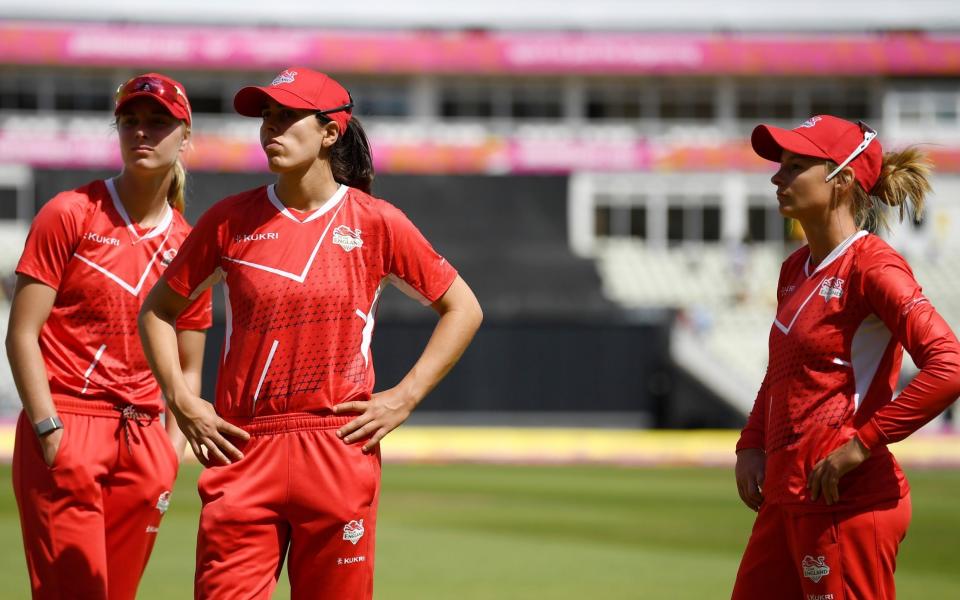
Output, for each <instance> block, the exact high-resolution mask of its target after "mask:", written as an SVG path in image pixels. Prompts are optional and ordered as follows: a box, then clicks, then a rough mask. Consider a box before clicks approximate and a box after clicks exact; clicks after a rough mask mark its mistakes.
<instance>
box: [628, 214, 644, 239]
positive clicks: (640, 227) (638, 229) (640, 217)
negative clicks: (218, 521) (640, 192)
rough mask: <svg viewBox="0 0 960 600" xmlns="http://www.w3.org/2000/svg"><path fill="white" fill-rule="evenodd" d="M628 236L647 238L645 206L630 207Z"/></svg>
mask: <svg viewBox="0 0 960 600" xmlns="http://www.w3.org/2000/svg"><path fill="white" fill-rule="evenodd" d="M630 237H632V238H637V239H641V240H645V239H647V207H646V206H632V207H630Z"/></svg>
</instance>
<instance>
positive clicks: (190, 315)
mask: <svg viewBox="0 0 960 600" xmlns="http://www.w3.org/2000/svg"><path fill="white" fill-rule="evenodd" d="M115 116H116V127H117V133H118V137H119V142H120V155H121V157H122V160H123V170H122V172H121V173H120V174H119V175H118V176H116V177H113V178H111V179H106V180H102V181H100V180H98V181H93V182H91V183H88V184H87V185H85V186H83V187H80V188H77V189H75V190H72V191H69V192H64V193H61V194H59V195H57V196H56V197H54V198H53V199H52V200H51V201H50V202H48V203H47V204H46V205H45V206H44V207H43V208H42V209H41V210H40V212H39V214H38V215H37V217H36V219H34V221H33V224H32V226H31V228H30V234H29V236H28V237H27V242H26V246H25V248H24V251H23V256H22V257H21V258H20V262H19V264H18V265H17V275H18V278H17V286H16V292H15V294H14V297H13V304H12V307H11V311H10V326H9V329H8V333H7V354H8V356H9V358H10V366H11V368H12V370H13V375H14V379H15V381H16V384H17V389H18V390H19V392H20V398H21V399H22V401H23V409H24V410H23V412H22V413H21V415H20V419H19V421H18V423H17V434H16V443H15V448H14V456H13V485H14V491H15V494H16V498H17V505H18V507H19V509H20V523H21V526H22V529H23V543H24V548H25V550H26V555H27V567H28V569H29V571H30V583H31V587H32V589H33V597H34V598H51V599H52V598H109V599H110V600H119V599H128V598H131V599H132V598H134V596H135V595H136V590H137V585H138V583H139V582H140V577H141V575H142V574H143V570H144V568H145V567H146V564H147V559H148V558H149V557H150V551H151V550H152V548H153V543H154V540H156V536H157V530H158V527H159V525H160V519H161V518H162V516H163V513H164V512H166V510H167V507H168V506H169V503H170V491H171V488H172V487H173V481H174V479H175V477H176V473H177V468H178V465H179V457H180V456H181V455H182V454H183V448H184V443H185V441H184V437H183V435H182V434H181V433H180V431H179V430H178V429H177V427H176V422H175V420H174V419H173V418H170V419H167V420H166V429H165V428H164V423H163V422H162V421H161V418H160V417H161V413H163V412H164V410H165V407H164V401H163V398H162V397H161V395H160V388H159V387H158V386H157V383H156V381H155V380H154V378H153V374H152V373H151V372H150V368H149V366H148V364H147V361H146V358H145V357H144V354H143V350H142V348H141V346H140V343H139V340H138V339H137V314H138V313H139V311H140V306H141V304H142V301H143V299H144V297H146V295H147V293H148V291H149V290H150V289H151V287H152V286H153V284H154V283H155V282H156V281H157V279H158V278H159V277H160V274H161V273H162V272H163V270H164V269H165V268H166V267H167V265H169V264H170V261H171V260H172V259H173V257H174V256H175V255H176V253H177V249H178V248H179V247H180V244H181V243H182V242H183V240H184V239H185V238H186V237H187V233H188V232H189V230H190V226H189V225H188V224H187V222H186V220H185V219H184V217H183V215H182V211H183V204H184V199H183V189H184V180H185V177H186V172H185V171H184V169H183V166H182V165H181V162H180V160H181V155H182V153H183V151H184V149H185V148H186V147H187V144H188V141H189V137H190V103H189V102H188V100H187V97H186V95H185V92H184V89H183V86H181V85H180V84H179V83H177V82H176V81H174V80H172V79H170V78H169V77H166V76H164V75H160V74H157V73H148V74H145V75H141V76H139V77H135V78H133V79H131V80H129V81H128V82H126V83H125V84H123V85H122V86H121V87H120V89H119V90H118V91H117V96H116V110H115ZM210 324H211V314H210V297H209V294H205V295H202V296H199V297H198V298H197V299H196V300H194V301H192V302H191V303H190V305H189V307H187V308H186V310H184V312H183V314H182V315H181V316H180V318H179V319H178V320H177V322H176V324H175V333H174V335H175V336H176V337H177V339H178V341H179V343H178V347H179V349H180V350H179V355H178V357H177V361H178V364H179V365H180V367H181V369H182V370H183V372H184V381H185V385H186V386H188V387H190V389H193V390H199V387H200V368H201V362H202V358H203V346H204V338H205V331H204V330H205V329H207V328H209V327H210Z"/></svg>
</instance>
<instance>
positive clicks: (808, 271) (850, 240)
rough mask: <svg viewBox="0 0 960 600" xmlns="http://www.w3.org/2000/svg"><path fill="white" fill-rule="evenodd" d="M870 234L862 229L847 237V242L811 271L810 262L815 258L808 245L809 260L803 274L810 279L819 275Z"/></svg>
mask: <svg viewBox="0 0 960 600" xmlns="http://www.w3.org/2000/svg"><path fill="white" fill-rule="evenodd" d="M869 233H870V232H869V231H866V230H864V229H861V230H860V231H857V232H855V233H853V234H851V235H850V236H849V237H847V239H845V240H843V241H842V242H840V244H839V245H838V246H837V247H836V248H834V249H833V250H831V251H830V254H828V255H827V256H826V258H824V259H823V260H822V261H820V264H818V265H817V266H816V268H814V269H813V270H811V269H810V267H811V260H810V259H811V258H812V257H813V255H812V254H810V245H809V244H808V245H807V260H806V262H804V263H803V273H804V275H806V276H807V277H810V276H811V275H814V274H816V273H818V272H819V271H822V270H823V269H825V268H826V267H827V266H828V265H829V264H830V263H832V262H833V261H835V260H837V259H838V258H840V256H841V255H843V253H844V252H846V251H847V248H849V247H850V246H851V245H853V243H854V242H855V241H857V240H859V239H860V238H862V237H863V236H865V235H868V234H869Z"/></svg>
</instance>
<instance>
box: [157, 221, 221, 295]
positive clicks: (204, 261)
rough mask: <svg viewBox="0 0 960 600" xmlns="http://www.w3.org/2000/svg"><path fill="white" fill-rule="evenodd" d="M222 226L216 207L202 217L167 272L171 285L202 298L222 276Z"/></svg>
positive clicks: (182, 293) (172, 287) (165, 273)
mask: <svg viewBox="0 0 960 600" xmlns="http://www.w3.org/2000/svg"><path fill="white" fill-rule="evenodd" d="M221 225H222V219H221V218H220V211H218V210H217V207H216V206H214V207H213V208H211V209H210V210H208V211H207V212H205V213H204V214H203V216H201V217H200V220H199V221H197V224H196V225H195V226H194V228H193V230H192V231H191V232H190V234H189V235H187V238H186V239H185V240H184V241H183V244H181V245H180V249H179V250H178V251H177V256H176V257H175V258H174V259H173V262H171V263H170V266H169V267H167V270H166V271H164V273H163V279H164V280H165V281H166V282H167V285H169V286H170V289H172V290H173V291H175V292H176V293H178V294H180V295H181V296H183V297H184V298H199V297H200V295H201V292H203V291H204V290H206V289H208V288H210V287H211V286H212V285H213V284H214V283H216V281H217V280H218V279H219V277H220V271H219V268H220V257H221V255H222V253H221V239H220V238H221V236H220V228H221ZM208 299H209V296H208ZM191 308H192V307H191ZM191 308H188V309H187V310H188V311H189V310H191Z"/></svg>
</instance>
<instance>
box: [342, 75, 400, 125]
mask: <svg viewBox="0 0 960 600" xmlns="http://www.w3.org/2000/svg"><path fill="white" fill-rule="evenodd" d="M345 85H346V87H347V89H348V90H350V93H351V94H352V96H353V99H354V101H355V102H356V110H355V114H356V115H358V116H361V117H406V116H408V115H409V114H410V112H411V109H410V94H409V89H410V88H409V86H407V85H406V84H404V83H393V82H390V83H380V82H365V83H358V84H353V83H349V82H348V83H345Z"/></svg>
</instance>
